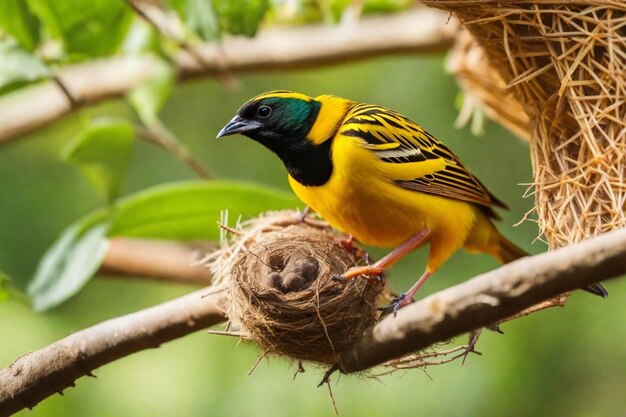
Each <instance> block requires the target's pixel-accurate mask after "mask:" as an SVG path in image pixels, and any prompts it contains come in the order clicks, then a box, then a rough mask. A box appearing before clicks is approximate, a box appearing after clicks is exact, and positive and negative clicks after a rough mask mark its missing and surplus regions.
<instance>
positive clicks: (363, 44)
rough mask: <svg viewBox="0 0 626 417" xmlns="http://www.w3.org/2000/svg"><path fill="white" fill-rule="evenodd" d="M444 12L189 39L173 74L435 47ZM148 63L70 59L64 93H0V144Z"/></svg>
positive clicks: (40, 88) (444, 30) (444, 27)
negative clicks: (216, 39)
mask: <svg viewBox="0 0 626 417" xmlns="http://www.w3.org/2000/svg"><path fill="white" fill-rule="evenodd" d="M448 16H449V15H448V14H447V13H444V12H441V11H438V10H432V9H425V8H424V9H415V10H412V11H408V12H404V13H398V14H394V15H391V16H386V17H371V18H366V19H363V20H362V21H360V22H359V23H358V24H356V25H350V26H309V27H298V28H290V29H278V28H277V29H272V30H267V31H264V32H261V33H259V35H258V36H256V37H255V38H251V39H248V38H229V39H227V40H225V41H224V42H222V43H219V44H217V43H212V44H203V45H198V46H194V47H193V54H190V53H189V51H188V50H182V51H181V52H180V55H178V57H177V58H176V59H175V61H176V62H175V64H176V67H177V71H178V77H179V81H184V80H187V79H189V78H193V77H201V76H219V75H220V74H224V72H225V71H227V72H229V73H242V72H253V71H270V70H273V71H281V70H287V69H293V68H301V67H312V66H319V65H329V64H340V63H346V62H350V61H354V60H358V59H365V58H370V57H374V56H380V55H389V54H403V53H404V54H406V53H419V52H431V51H440V50H444V49H447V48H448V47H449V46H450V45H451V44H452V42H453V40H454V36H455V34H456V30H457V27H458V25H457V24H456V22H454V21H453V22H451V23H449V24H446V21H447V20H448ZM190 47H191V46H190ZM198 57H201V60H199V59H198ZM154 64H155V58H153V57H151V56H147V55H146V56H120V57H114V58H110V59H106V60H98V61H91V62H87V63H83V64H77V65H71V66H68V67H66V68H62V69H60V70H59V71H58V72H57V74H56V77H57V79H58V80H59V81H60V82H61V83H62V85H63V86H64V87H65V90H66V91H65V92H64V91H63V90H61V89H60V88H59V86H58V84H57V83H55V82H53V81H49V82H44V83H41V84H38V85H35V86H31V87H26V88H23V89H20V90H18V91H16V92H14V93H12V94H8V95H6V96H4V97H1V98H0V126H2V129H0V143H2V142H5V141H8V140H10V139H12V138H15V137H18V136H20V135H24V134H26V133H29V132H32V131H34V130H36V129H39V128H41V127H43V126H45V125H47V124H49V123H52V122H53V121H55V120H57V119H59V118H61V117H62V116H64V115H66V114H68V113H70V112H71V111H72V110H74V109H75V108H77V107H79V106H80V105H88V104H94V103H97V102H99V101H102V100H105V99H109V98H113V97H119V96H122V95H124V94H126V93H127V92H128V91H130V90H131V89H133V88H135V87H137V86H138V85H139V84H140V83H141V82H142V81H143V80H145V79H147V78H148V77H150V76H151V75H153V71H154V69H155V68H157V66H156V65H154ZM66 93H68V94H70V96H71V97H72V98H73V99H74V101H75V104H74V105H72V103H70V102H69V101H68V99H67V95H66Z"/></svg>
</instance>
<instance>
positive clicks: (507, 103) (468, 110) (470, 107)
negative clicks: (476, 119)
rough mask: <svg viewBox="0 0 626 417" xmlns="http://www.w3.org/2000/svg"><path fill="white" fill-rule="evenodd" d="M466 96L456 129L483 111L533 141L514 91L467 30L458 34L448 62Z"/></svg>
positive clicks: (525, 138) (517, 133)
mask: <svg viewBox="0 0 626 417" xmlns="http://www.w3.org/2000/svg"><path fill="white" fill-rule="evenodd" d="M446 67H447V69H448V71H450V72H451V73H452V74H454V77H455V78H456V81H457V84H458V85H459V87H460V88H461V90H462V91H463V94H464V98H463V107H462V108H461V111H460V112H459V117H458V118H457V123H456V124H457V127H462V126H464V125H466V124H467V122H468V121H469V119H470V118H471V116H472V114H473V113H474V111H476V110H477V109H482V110H483V111H484V112H485V113H486V114H487V116H489V118H490V119H492V120H495V121H496V122H498V123H500V124H501V125H502V126H504V127H505V128H507V129H508V130H510V131H511V132H512V133H513V134H515V135H516V136H517V137H519V138H520V139H523V140H525V141H527V142H528V141H530V130H531V129H530V119H529V118H528V115H527V114H526V112H525V111H524V108H523V107H522V104H521V103H520V102H519V101H517V98H515V94H514V92H513V90H512V89H509V88H507V85H506V82H505V81H504V80H503V79H502V77H501V76H500V74H499V73H498V71H496V69H495V68H493V67H492V66H491V65H490V64H489V60H488V59H487V55H486V53H485V50H484V49H483V48H482V47H481V46H480V44H479V43H478V42H477V41H476V39H474V38H473V37H472V35H470V33H469V32H468V31H467V30H461V31H460V32H459V34H458V35H457V38H456V40H455V42H454V46H453V47H452V50H451V51H450V53H449V54H448V59H447V61H446Z"/></svg>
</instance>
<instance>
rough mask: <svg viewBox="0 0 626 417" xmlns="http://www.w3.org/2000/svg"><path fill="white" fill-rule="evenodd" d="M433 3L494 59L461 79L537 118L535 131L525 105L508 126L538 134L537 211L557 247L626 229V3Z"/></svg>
mask: <svg viewBox="0 0 626 417" xmlns="http://www.w3.org/2000/svg"><path fill="white" fill-rule="evenodd" d="M424 3H426V4H428V5H431V6H435V7H438V8H440V9H444V10H447V11H450V12H454V13H455V14H456V15H457V16H458V18H459V19H460V21H461V22H462V23H463V25H464V26H465V28H466V29H468V30H469V32H470V33H471V35H472V37H473V39H474V42H475V45H480V48H482V51H479V50H477V49H476V47H471V45H470V47H467V46H468V44H467V43H466V45H465V47H466V50H465V52H466V53H468V54H469V53H472V54H476V55H481V54H483V55H484V56H486V57H487V61H484V62H483V63H481V64H479V65H477V66H476V67H475V68H474V71H473V73H472V71H471V70H470V71H469V72H470V73H472V75H471V76H469V77H468V76H467V75H465V76H464V78H463V81H462V84H464V85H465V87H467V88H468V89H472V91H473V92H474V93H475V94H474V95H475V96H476V97H479V99H480V101H481V102H482V103H483V104H485V106H486V107H488V108H490V109H491V110H490V113H491V114H492V115H494V114H495V115H496V117H495V118H496V119H507V120H508V121H509V122H510V121H511V119H512V117H511V116H515V115H514V114H513V113H511V111H512V112H519V109H523V111H524V112H525V114H526V116H527V117H528V120H529V124H528V125H527V126H528V133H529V134H526V133H525V132H524V130H525V129H526V127H525V122H524V118H525V116H524V115H523V114H521V113H520V114H518V115H517V116H518V117H516V118H517V119H518V120H517V121H516V122H514V123H513V126H511V123H509V127H514V129H513V130H515V131H516V132H517V133H518V134H519V135H520V136H522V137H530V145H531V160H532V163H533V171H534V189H535V210H536V212H537V215H538V222H539V226H540V228H541V231H542V233H543V235H544V236H545V237H546V239H547V242H548V244H549V245H550V247H552V248H555V247H560V246H564V245H567V244H568V243H572V242H577V241H580V240H583V239H586V238H589V237H592V236H595V235H597V234H600V233H604V232H607V231H609V230H612V229H616V228H620V227H626V185H625V184H626V71H625V70H624V68H626V5H625V4H624V2H623V1H616V0H580V1H576V2H569V1H555V0H554V1H550V0H526V1H507V2H504V1H502V2H498V1H482V0H480V1H479V0H425V1H424ZM461 42H463V40H461ZM459 48H463V45H459ZM457 52H458V51H457ZM471 59H472V58H471V57H467V60H468V61H469V60H471ZM487 62H488V65H489V69H486V66H487ZM465 69H467V66H466V67H465ZM496 74H497V75H496ZM469 78H472V80H471V82H467V81H468V80H469ZM481 78H482V79H483V81H482V82H481ZM481 84H482V85H481ZM489 91H492V92H493V95H491V96H490V94H489ZM506 92H510V93H512V94H513V96H514V99H512V100H511V99H510V97H511V96H509V97H507V96H506V94H505V93H506ZM498 106H500V107H501V109H498ZM516 108H517V109H518V110H515V109H516ZM505 112H509V113H510V114H509V115H505V116H503V113H505ZM488 113H489V112H488ZM506 124H507V123H505V125H506Z"/></svg>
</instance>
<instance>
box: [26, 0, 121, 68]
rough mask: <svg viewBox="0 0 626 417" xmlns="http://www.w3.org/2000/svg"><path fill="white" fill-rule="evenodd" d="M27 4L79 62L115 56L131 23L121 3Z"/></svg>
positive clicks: (50, 0) (53, 0)
mask: <svg viewBox="0 0 626 417" xmlns="http://www.w3.org/2000/svg"><path fill="white" fill-rule="evenodd" d="M18 1H19V0H18ZM28 4H29V6H30V9H31V10H32V11H33V13H35V14H36V15H37V16H38V17H39V18H40V19H41V21H42V22H43V23H44V26H45V28H46V29H47V31H48V32H49V33H50V34H51V35H52V37H55V38H57V37H58V38H60V39H61V40H62V41H63V44H64V46H65V50H66V52H67V53H68V54H70V55H73V56H74V57H77V58H84V57H94V56H105V55H110V54H112V53H113V52H115V51H116V49H117V48H118V47H119V45H120V44H121V42H122V41H123V40H124V37H125V35H126V32H127V30H128V28H129V25H130V22H131V19H132V12H131V11H130V9H129V8H128V7H127V6H126V4H125V3H124V2H123V1H121V0H113V1H111V0H28Z"/></svg>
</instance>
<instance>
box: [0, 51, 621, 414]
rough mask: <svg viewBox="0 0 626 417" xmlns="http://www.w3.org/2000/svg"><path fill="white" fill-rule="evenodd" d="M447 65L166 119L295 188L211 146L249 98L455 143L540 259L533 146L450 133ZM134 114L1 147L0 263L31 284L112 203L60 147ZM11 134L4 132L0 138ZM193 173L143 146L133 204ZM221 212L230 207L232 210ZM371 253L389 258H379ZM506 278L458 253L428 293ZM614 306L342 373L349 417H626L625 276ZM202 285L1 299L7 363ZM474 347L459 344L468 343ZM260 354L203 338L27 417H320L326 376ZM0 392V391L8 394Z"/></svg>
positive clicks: (111, 283) (212, 87) (222, 163)
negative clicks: (407, 364)
mask: <svg viewBox="0 0 626 417" xmlns="http://www.w3.org/2000/svg"><path fill="white" fill-rule="evenodd" d="M443 58H444V57H443V55H437V56H420V57H395V58H385V59H376V60H372V61H368V62H362V63H355V64H350V65H345V66H341V67H332V68H318V69H312V70H306V71H297V72H290V73H273V74H256V75H254V76H245V77H241V78H240V81H241V88H240V89H239V90H237V91H234V92H231V91H227V90H225V89H224V88H223V87H221V86H220V85H219V84H217V83H216V82H214V81H211V80H205V81H195V82H191V83H187V84H185V85H181V86H179V87H177V88H176V90H175V91H174V94H173V96H172V97H171V99H170V100H169V102H168V103H167V105H166V107H165V109H164V111H163V112H162V119H163V121H164V122H165V123H166V125H167V126H168V127H169V128H171V130H173V131H174V132H175V133H176V134H178V135H179V137H180V138H181V139H182V140H183V141H184V142H185V143H186V145H188V146H189V147H190V148H191V150H192V151H193V153H194V155H195V156H196V157H197V158H198V159H200V160H201V161H203V162H205V163H206V165H207V166H209V167H210V168H211V170H212V171H213V172H214V173H216V176H217V177H219V178H228V179H238V180H245V181H251V182H256V183H262V184H266V185H269V186H273V187H277V188H281V189H285V190H287V189H288V185H287V181H286V175H285V172H284V169H283V167H282V165H281V164H280V162H279V160H278V159H277V158H276V157H274V156H273V155H271V154H270V153H269V152H268V151H266V150H265V149H262V148H261V146H260V145H258V144H256V143H253V142H252V141H250V140H247V139H244V138H242V137H234V138H227V139H223V140H219V141H218V140H215V135H216V133H217V132H218V130H219V129H220V128H221V127H222V126H223V125H224V124H225V123H226V122H227V121H228V120H229V119H230V118H231V117H232V115H233V114H234V112H235V111H236V109H237V108H238V107H239V105H240V104H241V103H243V102H244V101H245V100H246V99H248V98H249V97H251V96H253V95H255V94H258V93H260V92H263V91H266V90H272V89H291V90H296V91H301V92H304V93H308V94H310V95H317V94H323V93H332V94H335V95H341V96H346V97H349V98H352V99H354V100H359V101H365V102H372V103H377V104H381V105H385V106H388V107H391V108H393V109H395V110H397V111H399V112H401V113H403V114H405V115H407V116H409V117H410V118H412V119H414V120H416V121H417V122H419V123H421V124H423V125H424V126H426V128H427V129H428V130H429V131H430V132H431V133H433V134H434V135H435V136H437V137H439V138H441V139H442V140H443V141H444V142H445V143H446V144H448V145H449V146H450V147H451V148H452V149H453V150H454V151H455V152H456V153H457V154H458V155H459V156H460V157H461V159H462V160H463V161H464V162H465V163H466V165H468V166H469V167H470V168H471V169H472V171H473V172H474V173H475V174H476V175H477V176H478V177H479V178H480V179H481V180H482V181H483V182H484V183H485V184H486V185H487V186H488V187H489V188H490V190H491V191H492V192H493V193H494V194H495V195H497V196H498V197H499V198H501V199H503V200H504V201H506V202H507V203H508V204H509V205H510V207H511V211H509V212H506V213H503V217H504V221H502V222H501V223H500V224H499V227H500V229H501V230H503V232H504V234H506V235H507V236H509V237H510V238H511V239H512V240H513V241H515V242H516V243H518V244H519V245H521V246H522V247H524V248H526V249H527V250H529V251H531V252H541V251H544V250H545V246H544V245H543V244H542V243H540V242H538V243H536V244H534V245H532V244H531V243H532V241H533V239H534V238H535V236H536V234H537V231H536V227H535V225H534V224H532V223H530V222H524V223H522V225H521V226H519V227H513V224H514V223H516V222H517V221H519V220H520V219H521V218H522V217H523V215H524V213H525V212H526V211H527V210H528V209H529V208H530V207H531V205H532V203H533V202H532V199H522V198H521V195H522V194H523V192H524V191H525V188H526V187H525V186H520V185H518V184H520V183H528V182H530V181H531V168H530V162H529V151H528V147H527V145H526V144H524V143H522V142H520V141H519V140H517V139H516V138H514V137H513V136H512V135H511V134H509V133H508V132H506V131H505V130H504V129H502V128H500V127H499V126H497V125H495V124H493V123H489V124H487V126H486V134H485V135H484V136H482V137H474V136H472V135H471V134H470V132H469V131H468V130H467V129H464V130H456V129H454V128H453V127H452V125H453V121H454V119H455V117H456V113H457V110H456V109H455V105H454V103H455V97H456V95H457V87H456V86H455V83H454V80H453V79H452V78H451V77H450V76H448V75H445V74H444V70H443ZM94 115H107V116H110V115H120V116H124V117H133V116H132V115H133V112H132V111H131V109H130V108H129V107H128V105H127V104H125V103H124V102H122V101H113V102H108V103H105V104H102V105H99V106H97V107H95V108H88V109H84V110H82V111H80V112H79V113H75V114H73V115H72V116H70V117H67V118H65V119H64V120H62V121H61V122H58V123H56V124H55V125H53V126H51V127H49V128H47V129H45V130H43V131H40V132H37V133H36V134H32V135H30V136H29V137H25V138H21V139H19V140H14V141H12V142H10V143H8V144H6V145H3V146H2V147H0V190H1V192H0V266H1V267H2V269H3V270H5V272H7V274H8V275H10V276H11V277H13V279H14V280H16V281H17V284H18V285H19V286H21V287H24V286H25V285H26V283H27V281H28V279H30V277H31V276H32V274H33V272H34V270H35V267H36V265H37V262H38V261H39V259H40V257H41V255H42V253H43V252H44V250H45V249H46V248H47V247H48V246H49V245H50V244H51V243H52V242H53V241H54V239H55V238H56V237H57V236H58V234H59V233H60V232H61V231H62V230H63V229H64V228H65V227H67V226H68V225H69V224H70V223H71V222H72V221H74V220H75V219H76V218H78V217H79V216H81V215H84V214H87V213H88V212H90V211H91V210H93V209H95V208H97V207H99V206H101V205H102V200H101V199H100V197H99V196H98V195H97V194H96V192H95V191H93V189H92V188H91V187H90V186H89V184H88V183H87V181H86V180H85V179H84V178H83V177H82V176H81V175H80V174H78V173H77V171H76V170H74V169H73V168H72V167H69V166H68V165H66V164H64V163H62V162H61V160H60V156H59V154H60V150H61V148H62V147H63V146H64V144H65V143H67V141H68V140H69V138H71V137H72V136H73V135H74V134H76V132H77V131H79V130H80V127H81V125H82V124H83V123H84V120H85V119H86V118H87V117H88V116H94ZM0 128H1V127H0ZM186 178H193V174H192V173H190V172H189V170H188V169H187V168H186V167H185V166H183V165H181V164H180V163H179V162H178V161H176V160H174V159H173V158H172V157H171V156H170V155H168V154H166V153H165V152H164V151H163V150H161V149H159V148H156V147H153V146H150V145H147V144H145V143H142V142H138V143H137V144H136V148H135V153H134V159H133V164H132V172H131V177H130V181H129V184H128V187H127V189H126V191H127V192H128V193H130V192H133V191H137V190H140V189H143V188H145V187H147V186H150V185H155V184H160V183H164V182H168V181H173V180H179V179H186ZM224 208H227V207H224ZM376 253H377V254H380V253H382V252H381V251H377V252H376ZM424 260H425V257H424V253H423V252H422V253H417V254H414V255H412V256H411V257H409V258H407V259H405V260H403V261H402V262H401V263H400V264H399V265H397V267H394V269H393V270H392V274H391V285H392V287H393V289H395V290H402V289H404V288H406V287H408V286H409V285H410V284H411V283H412V282H413V280H414V279H415V277H416V276H417V275H418V274H419V273H421V271H422V269H423V265H424ZM494 267H496V263H495V262H494V261H492V260H491V259H489V258H487V257H486V256H477V255H469V254H466V253H459V254H457V255H456V256H455V257H454V258H453V259H452V260H451V261H450V262H449V263H447V264H446V265H445V266H444V267H443V268H442V269H441V270H440V271H439V272H438V273H437V275H436V277H435V278H434V279H432V280H431V281H429V282H428V284H427V285H426V287H425V288H424V289H423V290H422V292H421V293H420V295H421V296H424V295H426V294H429V293H432V292H434V291H437V290H439V289H442V288H444V287H447V286H450V285H453V284H455V283H458V282H461V281H463V280H464V279H466V278H469V277H471V276H474V275H475V274H478V273H480V272H483V271H486V270H489V269H492V268H494ZM606 286H607V288H608V290H609V293H610V296H609V298H608V299H606V300H601V299H599V298H596V297H593V296H591V295H588V294H586V293H577V294H575V295H574V296H573V297H572V298H571V299H570V301H569V302H568V305H567V307H566V308H564V309H562V310H550V311H545V312H541V313H539V314H536V315H534V316H531V317H529V318H525V319H521V320H518V321H516V322H513V323H508V324H506V325H505V326H504V327H503V330H504V331H505V335H498V334H494V333H489V332H488V333H486V334H484V335H483V337H482V338H481V340H480V342H479V345H478V350H480V351H481V352H483V355H482V356H477V355H473V356H470V357H469V359H468V361H467V363H466V364H465V365H464V366H461V364H460V363H451V364H448V365H444V366H437V367H431V368H429V369H428V370H427V373H428V374H426V373H425V372H422V371H420V370H414V371H410V372H405V373H397V374H394V375H391V376H386V377H383V378H380V379H379V380H374V379H368V378H366V377H363V376H341V377H340V378H337V377H335V378H333V391H334V395H335V398H336V401H337V406H338V409H339V413H340V415H341V416H344V417H349V416H361V415H369V416H378V415H380V416H390V415H437V416H483V417H487V416H503V415H506V416H528V415H533V416H555V415H557V416H572V417H577V416H580V417H593V416H623V415H626V414H625V413H626V411H625V407H624V393H626V377H625V375H626V349H625V342H626V336H625V335H626V332H625V330H626V320H625V319H626V314H625V307H624V306H625V305H626V280H620V281H613V282H609V283H607V285H606ZM191 290H192V288H190V287H184V286H180V285H174V284H166V283H156V282H150V281H144V280H134V279H128V278H127V279H120V278H113V277H98V278H96V279H94V280H92V281H91V282H90V283H89V284H88V285H87V287H86V288H85V289H84V290H83V291H82V292H80V293H79V294H78V295H77V296H76V297H74V298H72V299H71V300H70V301H68V302H67V303H65V304H63V305H61V306H60V307H57V308H55V309H53V310H52V311H49V312H46V313H41V314H39V313H35V312H33V311H32V310H31V309H30V308H29V307H28V306H26V305H24V304H21V303H19V302H17V301H8V302H6V303H3V304H0V320H1V325H0V366H1V367H4V366H7V365H9V364H10V363H11V362H12V361H13V360H14V359H15V358H17V357H18V356H20V355H22V354H24V353H26V352H29V351H32V350H36V349H39V348H41V347H43V346H45V345H47V344H49V343H51V342H54V341H55V340H57V339H60V338H62V337H64V336H67V335H68V334H70V333H72V332H74V331H77V330H79V329H82V328H84V327H86V326H89V325H92V324H95V323H98V322H100V321H102V320H105V319H108V318H112V317H116V316H119V315H122V314H125V313H129V312H133V311H136V310H138V309H141V308H144V307H147V306H151V305H154V304H156V303H159V302H162V301H165V300H168V299H171V298H173V297H176V296H179V295H182V294H184V293H186V292H189V291H191ZM464 341H465V340H464V339H463V340H461V342H464ZM257 354H258V351H257V349H256V348H255V347H254V346H252V345H248V344H238V343H237V341H236V340H234V339H231V338H225V337H219V336H214V335H208V334H206V333H205V332H198V333H196V334H194V335H191V336H188V337H185V338H183V339H180V340H176V341H174V342H171V343H168V344H166V345H164V346H163V347H161V348H159V349H155V350H149V351H144V352H140V353H138V354H135V355H132V356H130V357H127V358H124V359H122V360H119V361H116V362H115V363H112V364H110V365H107V366H104V367H103V368H101V369H99V370H97V372H96V375H97V379H94V378H82V379H80V380H79V381H78V382H77V386H76V388H72V389H68V390H66V391H65V393H64V396H60V395H55V396H53V397H51V398H49V399H47V400H45V401H44V402H43V403H41V404H40V405H38V406H37V407H36V408H35V409H34V410H33V411H32V412H31V411H23V412H21V413H19V414H18V415H20V416H34V417H40V416H90V417H99V416H114V415H125V416H136V417H140V416H151V417H153V416H199V415H224V416H277V417H278V416H294V415H305V416H326V415H332V414H333V411H332V406H331V401H330V399H329V396H328V392H327V389H326V388H320V389H318V388H316V385H317V383H318V382H319V380H320V378H321V376H322V370H318V369H315V368H313V367H310V366H305V367H306V369H307V372H306V373H305V374H302V375H300V376H298V377H297V378H296V380H295V381H292V375H293V373H294V370H295V368H294V366H293V364H290V363H288V362H287V361H284V360H280V359H270V360H269V361H267V363H266V361H264V362H262V363H261V365H260V366H258V368H257V369H256V370H255V372H254V373H253V374H252V375H251V376H248V375H247V371H248V369H249V368H250V367H251V366H252V364H253V363H254V361H255V358H256V355H257ZM0 389H1V387H0Z"/></svg>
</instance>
